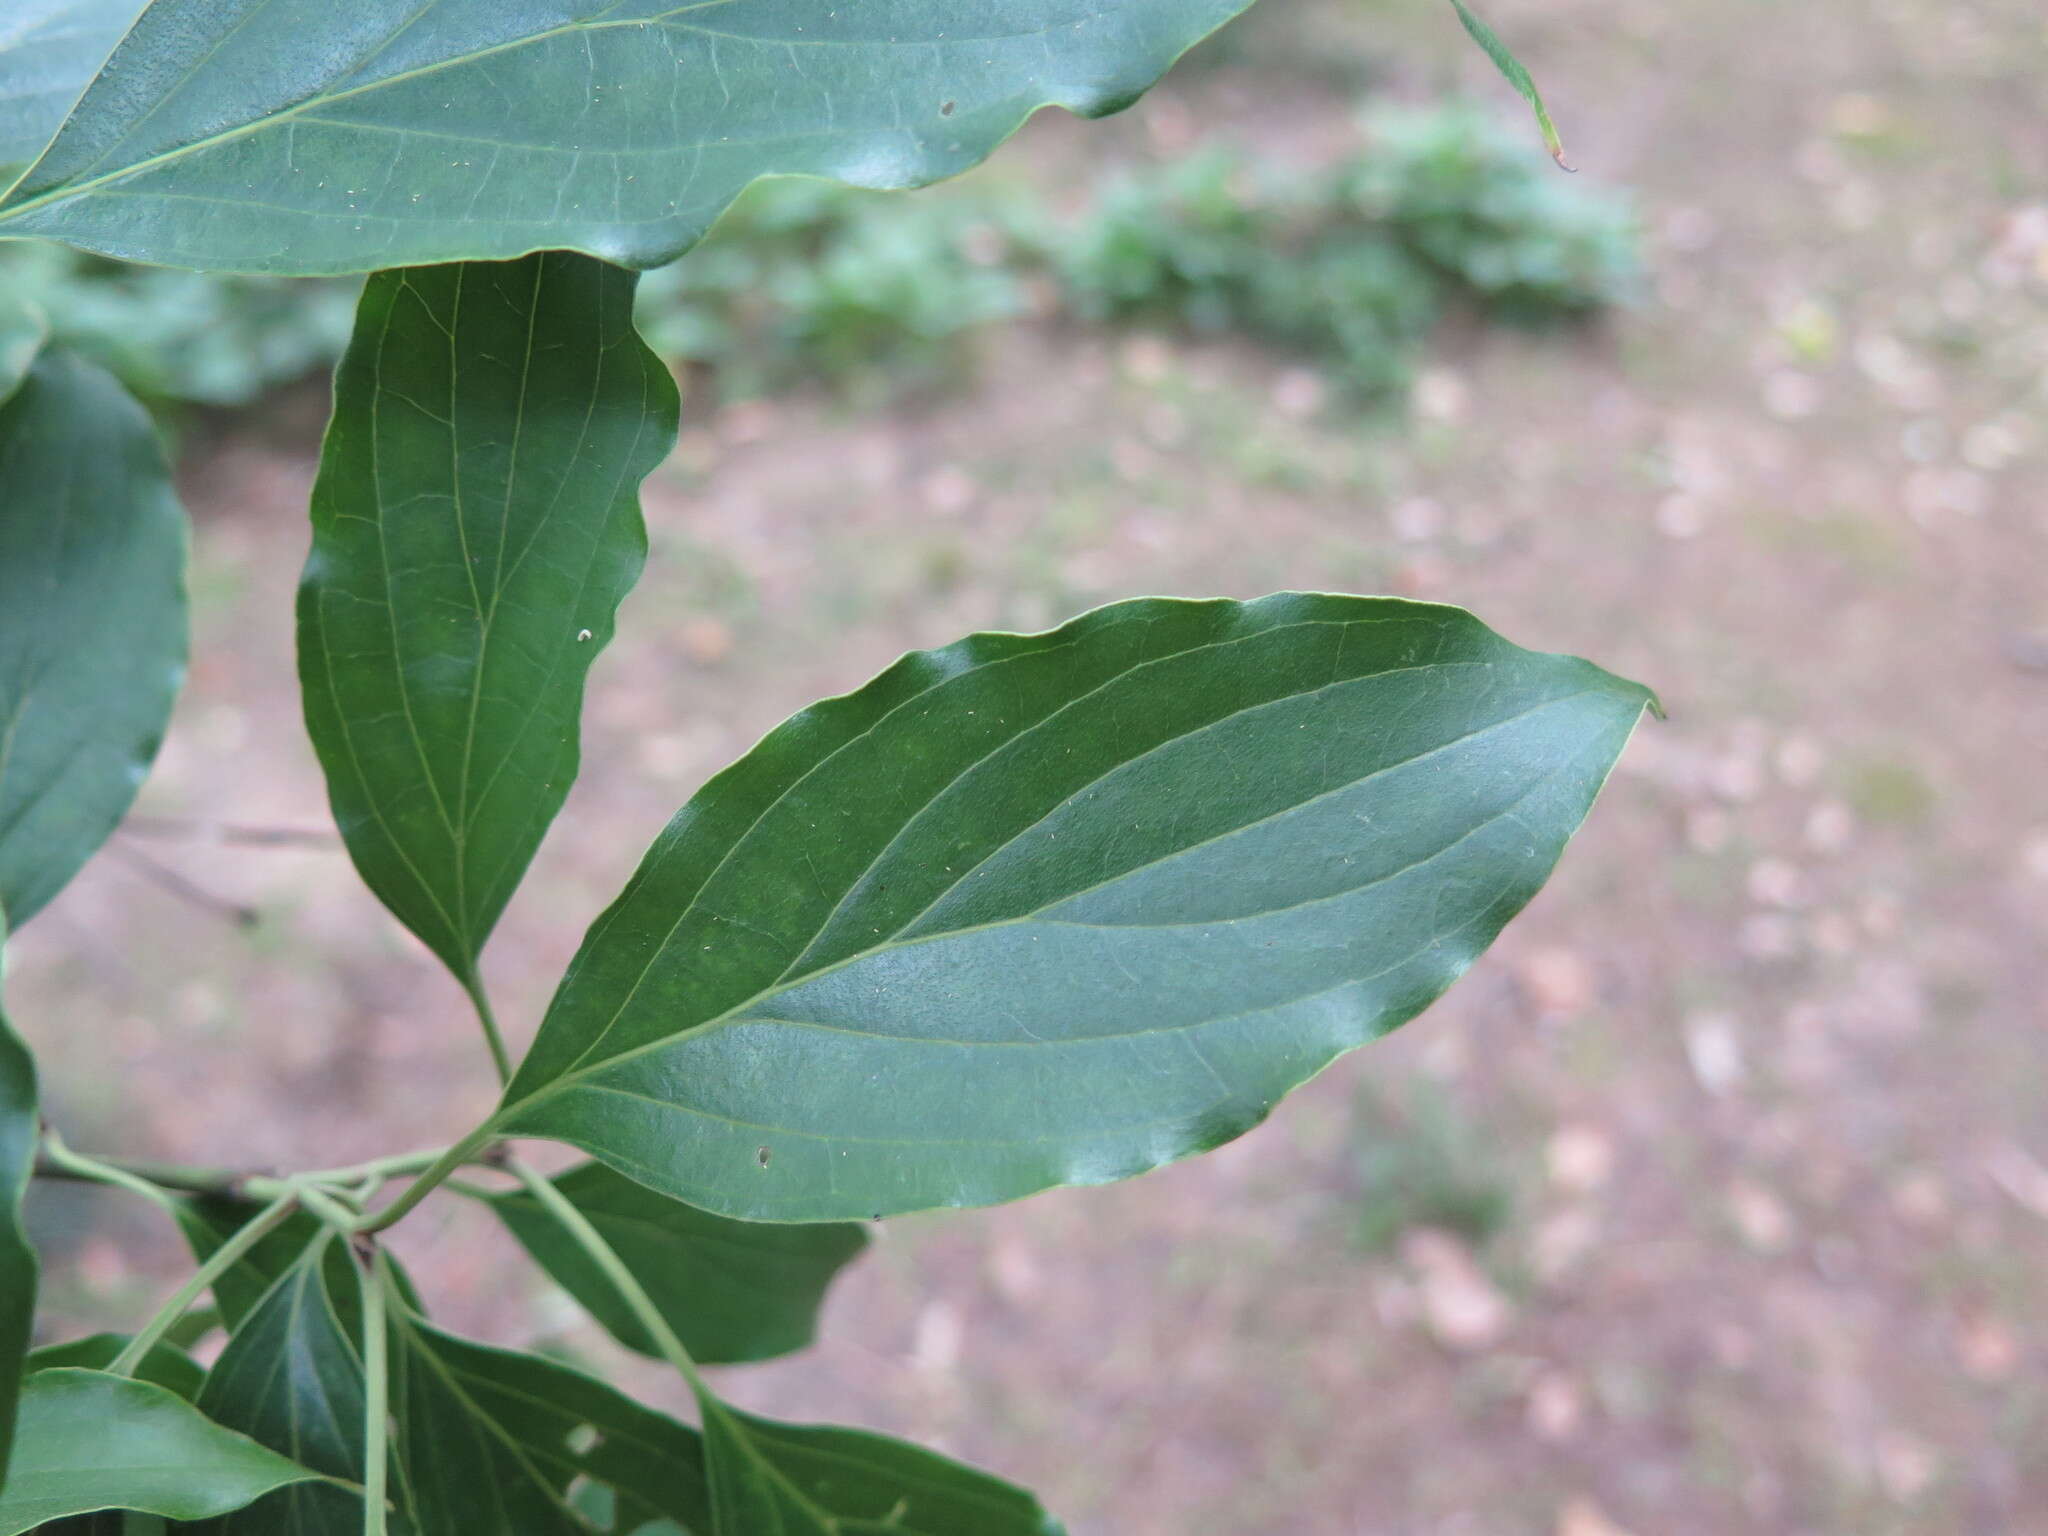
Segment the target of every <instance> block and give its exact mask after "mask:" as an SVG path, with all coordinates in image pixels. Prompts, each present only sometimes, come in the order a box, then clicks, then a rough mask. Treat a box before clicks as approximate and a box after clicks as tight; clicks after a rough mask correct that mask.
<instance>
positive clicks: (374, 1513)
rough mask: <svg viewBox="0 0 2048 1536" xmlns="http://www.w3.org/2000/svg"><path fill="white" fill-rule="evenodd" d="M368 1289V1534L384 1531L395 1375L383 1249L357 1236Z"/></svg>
mask: <svg viewBox="0 0 2048 1536" xmlns="http://www.w3.org/2000/svg"><path fill="white" fill-rule="evenodd" d="M353 1251H354V1254H355V1260H356V1278H357V1280H358V1282H359V1283H360V1285H361V1287H362V1293H363V1536H384V1496H385V1495H384V1488H385V1478H386V1473H387V1462H388V1461H389V1458H390V1448H389V1442H390V1435H391V1428H390V1425H391V1378H390V1373H389V1370H390V1368H389V1361H388V1359H387V1351H388V1349H389V1340H388V1339H387V1338H386V1336H385V1327H384V1287H385V1285H386V1284H387V1280H386V1277H385V1270H384V1255H383V1253H382V1251H381V1250H379V1248H378V1247H377V1245H376V1243H375V1241H374V1240H372V1239H370V1238H367V1237H364V1238H358V1239H357V1240H356V1241H355V1244H354V1248H353Z"/></svg>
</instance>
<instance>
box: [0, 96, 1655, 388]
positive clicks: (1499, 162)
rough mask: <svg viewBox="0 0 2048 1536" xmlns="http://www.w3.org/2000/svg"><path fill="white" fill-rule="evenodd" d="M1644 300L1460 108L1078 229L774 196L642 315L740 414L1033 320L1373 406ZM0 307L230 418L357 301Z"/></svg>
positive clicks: (318, 347)
mask: <svg viewBox="0 0 2048 1536" xmlns="http://www.w3.org/2000/svg"><path fill="white" fill-rule="evenodd" d="M1639 281H1640V263H1639V255H1638V239H1637V230H1636V225H1635V220H1634V217H1633V214H1632V213H1631V211H1630V209H1629V207H1628V205H1627V204H1626V203H1625V202H1623V201H1622V200H1620V199H1619V198H1617V197H1615V196H1613V195H1610V194H1605V193H1602V192H1600V191H1598V190H1596V189H1592V188H1589V187H1587V186H1585V185H1584V184H1582V183H1575V182H1572V181H1569V180H1567V179H1565V178H1563V177H1561V176H1559V175H1558V174H1557V173H1556V171H1555V170H1554V169H1553V168H1552V167H1551V166H1550V164H1549V163H1548V162H1547V161H1545V160H1544V159H1542V158H1541V157H1540V156H1537V155H1533V154H1531V153H1530V151H1529V146H1528V144H1527V142H1526V139H1525V138H1523V137H1522V136H1520V135H1517V134H1512V133H1507V132H1505V131H1504V130H1502V129H1500V128H1498V127H1496V126H1494V125H1493V124H1492V123H1491V122H1490V121H1489V120H1488V119H1487V118H1485V117H1483V116H1481V115H1479V114H1478V113H1477V112H1475V111H1473V110H1471V109H1469V108H1465V107H1460V106H1445V107H1436V108H1428V109H1421V110H1415V109H1391V108H1382V109H1376V110H1374V111H1372V112H1370V113H1369V114H1368V115H1367V116H1366V118H1365V119H1364V131H1363V134H1362V136H1361V139H1360V142H1359V143H1358V145H1357V146H1356V147H1355V148H1354V149H1353V150H1352V151H1351V152H1350V153H1348V154H1346V155H1345V156H1343V157H1342V158H1340V159H1339V160H1337V161H1336V162H1334V163H1332V164H1329V165H1325V166H1321V167H1317V168H1313V169H1302V168H1299V167H1282V166H1278V165H1273V164H1268V163H1264V162H1261V161H1257V160H1254V159H1251V158H1249V157H1247V156H1245V155H1243V154H1241V153H1239V152H1237V151H1233V150H1225V149H1220V148H1209V149H1204V150H1201V151H1198V152H1197V153H1195V154H1194V155H1192V156H1190V157H1188V158H1186V159H1184V160H1181V161H1178V162H1174V163H1169V164H1164V165H1159V166H1153V167H1148V168H1146V169H1144V170H1141V171H1135V172H1127V173H1124V174H1122V175H1120V176H1118V177H1116V178H1115V179H1113V180H1111V181H1110V182H1108V183H1107V184H1105V185H1104V186H1102V187H1101V188H1099V189H1098V190H1097V191H1096V193H1095V194H1094V195H1093V196H1092V197H1090V198H1088V199H1087V200H1086V203H1085V206H1084V207H1083V209H1082V211H1081V212H1080V213H1079V214H1078V215H1076V216H1074V217H1071V218H1058V217H1055V216H1054V214H1053V213H1052V211H1051V209H1050V207H1049V206H1048V203H1047V200H1046V199H1045V198H1044V197H1043V196H1041V195H1039V194H1037V193H1034V192H1032V191H1031V190H1029V189H1027V188H1023V187H1017V186H1011V187H1006V188H1000V189H993V190H992V189H991V187H990V186H989V184H987V183H985V182H981V181H975V182H970V183H968V184H965V185H963V186H960V187H956V188H953V189H951V190H950V191H946V192H941V193H936V194H928V195H925V196H920V197H914V198H905V197H900V196H897V195H894V194H889V193H874V192H861V191H856V190H852V189H848V188H844V187H838V186H834V185H831V184H828V183H824V182H815V181H803V180H785V181H768V182H762V183H760V184H758V185H756V186H755V187H754V188H753V189H752V190H751V191H749V192H748V193H747V195H746V196H745V197H743V198H742V199H741V200H740V201H739V202H738V203H737V204H735V205H734V207H733V209H732V210H731V212H729V213H728V214H727V215H726V217H725V218H724V219H723V220H721V221H720V223H719V225H718V227H717V228H716V229H715V230H714V231H713V232H712V234H711V236H710V238H708V239H707V240H706V241H705V242H704V243H703V245H701V246H700V247H699V248H698V249H697V250H696V251H694V252H692V253H691V254H690V255H689V256H687V257H685V258H684V259H683V260H682V261H680V262H677V263H676V264H674V265H673V266H670V267H667V268H663V269H661V270H659V271H656V272H650V273H648V274H647V275H646V277H645V278H644V280H643V282H642V285H641V296H640V319H641V325H642V328H643V330H644V331H645V333H646V335H647V339H648V341H649V342H650V343H651V344H652V345H653V346H654V348H655V349H656V350H657V351H658V352H660V353H661V354H662V355H664V356H666V357H668V358H669V359H670V360H671V361H673V362H676V363H678V364H682V365H689V366H690V367H691V368H692V369H693V371H696V372H698V373H701V374H704V375H708V382H709V384H710V386H711V387H712V388H713V389H714V390H715V391H716V393H717V394H718V395H719V396H721V397H724V398H728V399H730V398H745V397H748V396H755V395H761V394H767V393H772V392H775V391H778V390H782V389H787V388H790V387H792V386H795V385H798V384H803V383H809V382H823V383H826V384H828V385H830V386H832V387H834V388H837V389H840V390H842V391H846V392H849V393H852V394H853V395H854V396H855V397H856V398H859V397H863V396H865V397H869V398H872V397H874V396H875V395H877V394H878V393H879V394H894V393H904V392H913V393H915V392H929V391H932V390H935V389H938V388H942V387H944V386H947V385H951V384H957V383H961V382H964V381H965V380H966V379H967V378H969V377H970V376H971V374H972V369H973V363H974V340H975V337H976V336H977V335H978V334H980V333H982V332H984V331H985V330H986V329H987V328H988V327H989V326H991V325H993V324H996V323H999V322H1002V321H1007V320H1012V319H1016V318H1018V317H1020V316H1024V315H1028V314H1039V315H1049V316H1064V317H1068V318H1071V319H1074V320H1077V321H1081V322H1084V323H1095V324H1101V323H1122V322H1138V323H1145V324H1152V325H1162V326H1169V327H1175V328H1181V329H1185V330H1188V331H1191V332H1196V333H1203V334H1212V335H1242V336H1246V337H1248V338H1251V339H1254V340H1257V341H1261V342H1265V343H1267V344H1270V345H1275V346H1278V347H1281V348H1283V349H1286V350H1288V351H1290V352H1293V353H1296V354H1298V355H1302V356H1304V357H1309V358H1313V359H1317V360H1320V361H1322V362H1324V363H1326V364H1327V365H1328V366H1329V367H1330V368H1331V369H1332V371H1333V373H1335V374H1336V375H1337V376H1338V377H1339V378H1340V379H1341V380H1342V381H1343V382H1344V383H1346V384H1347V385H1348V386H1350V387H1351V388H1352V389H1353V390H1354V391H1355V392H1356V393H1357V394H1358V395H1360V396H1361V397H1366V398H1373V397H1382V398H1384V397H1388V396H1392V395H1395V394H1397V393H1398V392H1399V391H1400V389H1401V388H1402V387H1403V385H1404V383H1405V381H1406V380H1407V378H1408V375H1409V373H1410V372H1411V370H1412V368H1413V366H1414V363H1415V360H1416V358H1417V356H1418V355H1419V352H1420V348H1421V346H1422V343H1423V341H1424V340H1425V338H1426V337H1427V336H1428V334H1429V332H1430V331H1431V329H1432V328H1433V327H1434V326H1435V324H1436V323H1437V321H1438V320H1439V319H1440V317H1441V316H1442V315H1443V314H1444V313H1446V312H1447V311H1449V310H1452V309H1456V308H1460V307H1463V308H1466V309H1468V310H1476V311H1477V312H1479V313H1480V314H1482V315H1484V316H1486V317H1488V318H1495V319H1500V320H1505V321H1509V322H1512V323H1518V324H1530V323H1542V322H1556V321H1564V320H1572V319H1577V318H1581V317H1585V316H1588V315H1591V314H1593V313H1594V312H1596V311H1598V310H1600V309H1602V308H1604V307H1606V306H1608V305H1612V304H1616V303H1621V302H1626V301H1627V300H1628V299H1629V298H1630V297H1631V296H1632V295H1633V294H1634V293H1635V291H1636V289H1637V287H1638V284H1639ZM0 285H4V287H5V288H6V289H8V290H9V291H11V292H14V293H17V294H19V295H20V296H22V297H24V298H27V299H29V300H31V301H32V302H34V303H36V304H38V305H40V306H41V308H42V309H43V310H44V312H45V313H46V314H47V315H48V316H49V317H50V320H51V324H52V328H53V330H54V331H55V333H56V334H57V335H58V336H59V337H60V338H62V339H63V340H65V341H67V342H68V343H70V344H71V345H73V346H75V347H77V348H78V349H79V350H81V351H83V352H85V353H86V354H87V355H89V356H91V357H94V358H96V359H98V360H99V361H101V362H103V363H105V364H107V365H108V366H109V367H111V368H112V369H113V370H114V371H115V372H116V373H117V374H119V375H120V376H121V377H122V378H123V379H124V380H126V381H127V382H128V384H129V385H130V387H132V388H133V389H135V390H136V391H137V392H138V393H139V394H141V395H143V396H144V397H145V398H148V399H151V400H153V401H157V402H159V403H164V402H191V403H196V404H202V405H239V404H244V403H247V402H249V401H251V400H254V399H255V398H257V397H258V396H260V395H261V394H262V393H263V392H264V391H265V390H266V389H269V388H271V387H272V386H274V385H276V384H279V383H282V382H288V381H290V380H292V379H294V378H297V377H299V376H302V375H304V374H306V373H309V372H311V371H313V370H314V369H316V368H318V367H320V366H323V365H325V364H327V363H329V362H331V361H332V360H333V359H334V358H335V357H337V356H338V355H339V353H340V350H341V347H342V345H343V344H344V343H345V342H346V340H347V338H348V330H349V321H350V316H351V312H352V309H353V305H354V296H355V290H356V286H357V284H356V282H355V281H354V280H333V281H304V280H302V281H292V280H288V279H275V278H240V277H219V276H209V275H203V274H195V273H184V272H170V271H164V270H160V269H156V268H148V267H130V266H123V265H120V264H118V263H114V262H109V261H104V260H102V259H100V258H98V257H92V256H85V255H80V254H77V253H74V252H70V251H66V250H63V249H60V248H58V247H55V246H48V245H42V244H35V243H8V244H0Z"/></svg>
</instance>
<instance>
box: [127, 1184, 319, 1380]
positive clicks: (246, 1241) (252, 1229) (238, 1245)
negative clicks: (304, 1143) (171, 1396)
mask: <svg viewBox="0 0 2048 1536" xmlns="http://www.w3.org/2000/svg"><path fill="white" fill-rule="evenodd" d="M158 1193H161V1191H158ZM300 1195H301V1191H299V1190H296V1189H294V1190H288V1191H287V1192H286V1193H284V1194H282V1195H279V1196H278V1197H277V1198H276V1199H275V1200H273V1201H271V1202H270V1204H268V1205H266V1206H265V1207H264V1208H263V1209H262V1210H261V1211H259V1212H258V1213H257V1214H256V1215H254V1216H252V1217H250V1218H249V1220H248V1221H246V1222H244V1223H243V1224H242V1225H241V1227H240V1228H238V1229H237V1230H236V1232H235V1235H234V1236H233V1237H230V1238H229V1239H228V1240H227V1241H226V1242H224V1243H222V1244H221V1245H220V1247H218V1248H216V1249H215V1250H214V1251H213V1253H212V1255H211V1256H210V1257H209V1258H208V1259H207V1261H206V1262H205V1263H204V1264H202V1265H200V1266H199V1268H198V1269H196V1270H194V1271H193V1273H192V1278H191V1279H189V1280H187V1281H186V1282H185V1283H184V1284H183V1285H182V1286H180V1287H179V1288H178V1292H177V1294H176V1295H175V1296H173V1297H172V1298H171V1299H170V1300H169V1301H167V1302H165V1303H164V1304H163V1306H162V1307H160V1308H158V1310H157V1314H156V1316H155V1317H152V1318H151V1319H150V1320H149V1321H148V1322H147V1323H145V1324H144V1325H143V1327H142V1331H141V1332H139V1333H137V1334H136V1335H135V1337H133V1338H132V1339H130V1340H129V1341H128V1343H127V1345H126V1346H125V1347H124V1348H123V1349H122V1350H121V1353H120V1354H118V1355H116V1356H115V1357H114V1361H113V1364H111V1365H109V1366H108V1367H107V1369H108V1371H110V1372H111V1373H112V1374H114V1375H116V1376H132V1375H134V1374H135V1371H136V1368H137V1367H138V1366H140V1365H141V1364H142V1362H143V1360H145V1359H146V1358H147V1357H148V1355H149V1352H150V1351H151V1350H152V1349H154V1348H156V1346H157V1343H158V1342H159V1341H160V1340H161V1339H162V1338H163V1336H164V1335H165V1334H166V1333H167V1332H169V1331H170V1329H171V1326H172V1325H173V1324H174V1323H176V1322H177V1321H178V1319H179V1318H181V1317H183V1316H184V1315H185V1313H186V1310H187V1309H188V1308H190V1307H191V1305H192V1303H193V1302H195V1301H197V1300H198V1299H199V1298H200V1297H201V1296H203V1295H204V1294H205V1293H206V1292H207V1290H208V1289H210V1288H211V1287H212V1285H213V1283H214V1282H215V1281H216V1280H218V1279H219V1278H220V1277H221V1276H222V1275H224V1274H226V1273H227V1272H228V1271H229V1270H230V1269H232V1268H234V1267H235V1265H237V1264H239V1263H240V1262H241V1261H242V1258H243V1257H244V1255H246V1254H247V1253H248V1252H249V1250H250V1249H251V1248H254V1247H255V1246H256V1245H257V1244H258V1243H259V1242H261V1241H262V1240H263V1238H264V1237H265V1236H266V1235H267V1234H268V1233H269V1232H270V1231H271V1230H272V1229H274V1228H275V1227H276V1226H278V1224H279V1223H281V1222H282V1221H283V1220H284V1219H285V1218H286V1217H287V1216H289V1215H291V1213H292V1211H293V1210H294V1209H295V1208H296V1207H297V1205H298V1204H299V1200H300Z"/></svg>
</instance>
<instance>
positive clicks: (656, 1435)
mask: <svg viewBox="0 0 2048 1536" xmlns="http://www.w3.org/2000/svg"><path fill="white" fill-rule="evenodd" d="M392 1341H393V1351H392V1406H393V1411H394V1412H395V1414H396V1415H397V1418H398V1422H399V1425H400V1444H401V1447H402V1451H403V1454H404V1457H405V1461H406V1463H407V1467H408V1472H407V1487H408V1495H407V1497H408V1500H409V1503H408V1506H407V1508H408V1513H409V1516H410V1518H411V1519H412V1521H413V1522H414V1528H415V1529H416V1531H417V1532H418V1536H474V1533H476V1532H479V1531H485V1530H488V1531H489V1532H491V1533H492V1536H557V1533H571V1532H574V1533H582V1532H584V1531H586V1530H587V1529H588V1527H587V1526H586V1525H585V1524H584V1522H583V1521H582V1519H581V1518H580V1517H579V1516H578V1515H577V1514H576V1513H575V1511H574V1509H573V1507H572V1502H571V1497H570V1492H569V1490H570V1485H571V1484H572V1483H573V1482H574V1481H575V1480H576V1479H577V1478H578V1477H585V1478H591V1479H594V1480H596V1481H597V1482H598V1483H600V1484H602V1485H603V1486H604V1487H606V1488H608V1489H610V1490H611V1491H612V1492H613V1493H614V1494H615V1495H616V1497H617V1503H618V1507H619V1508H621V1509H622V1510H632V1511H636V1512H638V1513H637V1514H636V1516H635V1519H636V1523H637V1521H638V1520H639V1519H641V1518H648V1517H653V1516H666V1517H667V1518H669V1519H672V1520H675V1521H677V1522H678V1523H679V1524H681V1525H682V1526H683V1527H684V1528H685V1529H687V1530H691V1531H703V1530H705V1529H706V1525H707V1517H708V1513H709V1509H710V1501H709V1494H708V1491H707V1489H706V1485H705V1479H704V1469H703V1457H702V1452H701V1449H700V1445H699V1441H698V1437H697V1435H696V1433H695V1431H693V1430H689V1429H686V1428H684V1427H683V1426H682V1425H680V1424H678V1423H676V1422H675V1421H674V1420H672V1419H669V1418H667V1417H665V1416H663V1415H661V1414H658V1413H655V1412H654V1411H653V1410H651V1409H648V1408H643V1407H641V1406H640V1405H639V1404H638V1403H635V1402H633V1401H632V1400H631V1399H629V1398H627V1397H624V1396H622V1395H621V1394H619V1393H618V1392H616V1391H614V1390H613V1389H612V1388H611V1387H608V1386H606V1385H605V1384H604V1383H602V1382H600V1381H596V1380H594V1379H593V1378H591V1377H589V1376H585V1375H584V1374H582V1373H581V1372H580V1371H576V1370H572V1369H571V1368H569V1367H568V1366H565V1365H561V1364H559V1363H557V1362H555V1361H552V1360H544V1359H541V1358H540V1357H538V1356H535V1355H521V1354H514V1353H512V1352H510V1351H508V1350H502V1349H492V1348H489V1347H488V1346H486V1345H482V1344H474V1343H471V1342H469V1341H468V1340H465V1339H458V1338H456V1337H454V1336H453V1335H452V1334H447V1333H443V1332H441V1331H440V1330H439V1329H436V1328H433V1327H431V1326H429V1325H428V1324H426V1323H424V1322H422V1321H421V1320H420V1319H419V1317H418V1316H417V1315H416V1314H414V1313H413V1312H411V1311H410V1310H409V1309H408V1308H405V1307H403V1306H399V1307H396V1308H395V1309H394V1312H393V1324H392Z"/></svg>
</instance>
